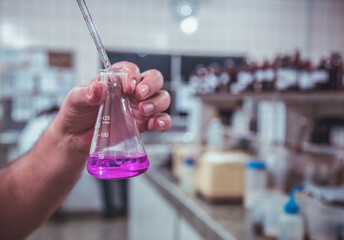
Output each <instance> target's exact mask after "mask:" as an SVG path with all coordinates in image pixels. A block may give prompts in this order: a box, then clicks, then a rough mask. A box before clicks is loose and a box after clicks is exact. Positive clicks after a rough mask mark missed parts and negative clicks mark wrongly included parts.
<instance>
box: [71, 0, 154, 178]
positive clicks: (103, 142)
mask: <svg viewBox="0 0 344 240" xmlns="http://www.w3.org/2000/svg"><path fill="white" fill-rule="evenodd" d="M77 2H78V5H79V7H80V10H81V12H82V15H83V16H84V19H85V22H86V24H87V27H88V30H89V31H90V33H91V36H92V38H93V41H94V43H95V45H96V47H97V50H98V53H99V55H100V58H101V60H102V63H103V65H104V67H105V69H104V70H101V72H100V77H101V81H102V82H103V83H104V86H105V87H106V99H105V102H104V103H103V104H102V105H101V106H100V108H99V112H98V118H97V122H96V125H95V129H94V134H93V139H92V144H91V149H90V154H89V158H88V162H87V171H88V172H89V173H90V174H91V175H92V176H94V177H97V178H101V179H121V178H129V177H134V176H138V175H140V174H142V173H144V172H146V171H147V169H148V167H149V160H148V158H147V154H146V151H145V148H144V146H143V144H142V140H141V135H140V132H139V130H138V128H137V125H136V122H135V119H134V116H133V114H132V110H131V106H130V102H129V99H128V98H127V96H126V95H125V93H124V91H123V87H122V81H123V79H124V77H125V76H126V75H125V74H126V73H125V72H124V71H122V70H120V69H111V63H110V61H109V58H108V56H107V54H106V51H105V48H104V46H103V43H102V41H101V39H100V36H99V34H98V31H97V28H96V26H95V25H94V23H93V20H92V17H91V14H90V12H89V11H88V8H87V5H86V3H85V1H84V0H77Z"/></svg>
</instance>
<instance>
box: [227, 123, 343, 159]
mask: <svg viewBox="0 0 344 240" xmlns="http://www.w3.org/2000/svg"><path fill="white" fill-rule="evenodd" d="M226 132H227V134H228V135H229V136H231V137H233V138H242V139H245V140H247V141H250V142H254V143H258V144H267V143H266V142H264V140H261V139H259V137H258V136H257V135H256V134H255V133H253V132H248V133H246V134H241V133H237V132H236V131H235V130H234V129H233V128H227V131H226ZM268 144H271V145H275V146H283V145H284V144H283V143H268ZM300 150H301V152H303V153H309V154H324V155H331V156H344V149H342V148H337V147H333V146H326V145H319V144H313V143H309V142H303V143H301V145H300ZM290 151H292V150H290Z"/></svg>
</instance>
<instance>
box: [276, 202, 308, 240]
mask: <svg viewBox="0 0 344 240" xmlns="http://www.w3.org/2000/svg"><path fill="white" fill-rule="evenodd" d="M279 224H280V227H279V228H280V231H279V232H280V233H279V239H280V240H303V239H304V234H305V230H304V223H303V218H302V216H301V214H300V213H299V206H298V205H297V204H296V202H295V201H294V200H293V199H290V200H289V201H288V202H287V203H286V204H285V206H284V213H283V214H282V215H281V216H280V219H279Z"/></svg>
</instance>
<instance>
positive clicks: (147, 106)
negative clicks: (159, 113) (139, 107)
mask: <svg viewBox="0 0 344 240" xmlns="http://www.w3.org/2000/svg"><path fill="white" fill-rule="evenodd" d="M153 110H154V105H153V104H151V103H147V104H145V105H143V111H144V112H145V113H150V112H153Z"/></svg>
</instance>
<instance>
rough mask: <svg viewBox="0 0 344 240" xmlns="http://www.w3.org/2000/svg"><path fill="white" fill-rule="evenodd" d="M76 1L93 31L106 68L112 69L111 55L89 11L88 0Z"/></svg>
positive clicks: (89, 28)
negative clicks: (109, 55)
mask: <svg viewBox="0 0 344 240" xmlns="http://www.w3.org/2000/svg"><path fill="white" fill-rule="evenodd" d="M76 1H77V2H78V5H79V7H80V10H81V13H82V16H83V17H84V19H85V22H86V24H87V27H88V30H89V31H90V33H91V36H92V39H93V41H94V44H95V45H96V48H97V50H98V53H99V56H100V58H101V60H102V63H103V65H104V67H105V69H106V70H110V69H111V63H110V60H109V57H108V55H107V54H106V51H105V48H104V45H103V43H102V40H101V39H100V36H99V34H98V31H97V28H96V26H95V25H94V23H93V20H92V17H91V14H90V12H89V11H88V8H87V5H86V2H85V0H76Z"/></svg>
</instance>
